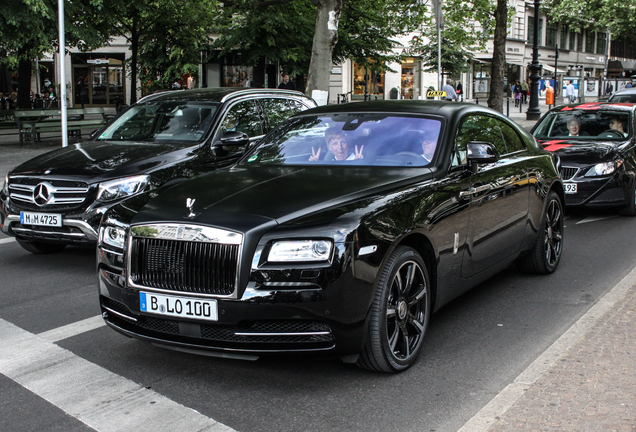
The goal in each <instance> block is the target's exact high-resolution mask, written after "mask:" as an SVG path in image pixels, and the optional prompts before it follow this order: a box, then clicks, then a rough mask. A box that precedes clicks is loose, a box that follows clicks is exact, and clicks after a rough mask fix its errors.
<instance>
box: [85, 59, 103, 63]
mask: <svg viewBox="0 0 636 432" xmlns="http://www.w3.org/2000/svg"><path fill="white" fill-rule="evenodd" d="M86 63H88V64H108V60H107V59H90V60H86Z"/></svg>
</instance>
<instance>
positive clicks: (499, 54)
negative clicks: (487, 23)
mask: <svg viewBox="0 0 636 432" xmlns="http://www.w3.org/2000/svg"><path fill="white" fill-rule="evenodd" d="M507 31H508V1H507V0H497V10H496V11H495V39H494V41H493V42H494V49H493V53H492V75H491V77H492V78H491V81H490V94H489V95H488V106H489V107H490V108H492V109H494V110H497V111H499V112H503V97H504V70H505V64H506V33H507Z"/></svg>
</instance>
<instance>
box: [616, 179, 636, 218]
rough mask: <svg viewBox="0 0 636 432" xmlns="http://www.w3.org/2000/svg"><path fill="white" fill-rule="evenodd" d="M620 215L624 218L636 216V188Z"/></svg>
mask: <svg viewBox="0 0 636 432" xmlns="http://www.w3.org/2000/svg"><path fill="white" fill-rule="evenodd" d="M618 213H619V214H621V215H623V216H636V186H634V187H633V188H632V189H631V190H630V198H629V202H628V203H627V205H626V206H625V207H622V208H620V209H619V210H618Z"/></svg>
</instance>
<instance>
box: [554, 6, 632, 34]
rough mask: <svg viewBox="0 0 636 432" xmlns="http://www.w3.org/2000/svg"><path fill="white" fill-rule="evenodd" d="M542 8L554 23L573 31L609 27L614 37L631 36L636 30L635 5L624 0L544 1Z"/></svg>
mask: <svg viewBox="0 0 636 432" xmlns="http://www.w3.org/2000/svg"><path fill="white" fill-rule="evenodd" d="M542 6H543V7H542V9H543V10H544V11H549V13H550V17H551V18H552V19H554V20H555V21H559V22H563V23H566V24H569V25H570V27H571V28H572V29H574V30H576V31H581V30H582V29H585V28H589V27H595V28H601V29H605V28H609V29H610V31H611V32H612V34H615V35H616V36H619V37H620V36H630V35H633V34H634V31H635V29H636V14H634V2H633V1H624V0H588V1H584V2H581V1H578V0H546V1H545V2H544V3H543V5H542Z"/></svg>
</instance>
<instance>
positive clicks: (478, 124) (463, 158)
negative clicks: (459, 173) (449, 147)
mask: <svg viewBox="0 0 636 432" xmlns="http://www.w3.org/2000/svg"><path fill="white" fill-rule="evenodd" d="M498 123H499V122H498V120H497V119H495V118H494V117H488V116H484V115H469V116H467V117H465V118H464V120H463V121H462V123H461V126H460V127H459V130H458V131H457V138H456V140H455V151H454V153H453V160H452V162H451V165H452V166H460V165H465V164H466V163H467V162H468V161H467V150H466V148H467V145H468V143H469V142H471V141H482V142H488V143H491V144H492V145H494V146H495V148H496V149H497V151H498V152H499V153H500V154H505V153H507V151H506V145H505V142H504V140H503V137H502V135H501V130H500V129H499V124H498Z"/></svg>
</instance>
